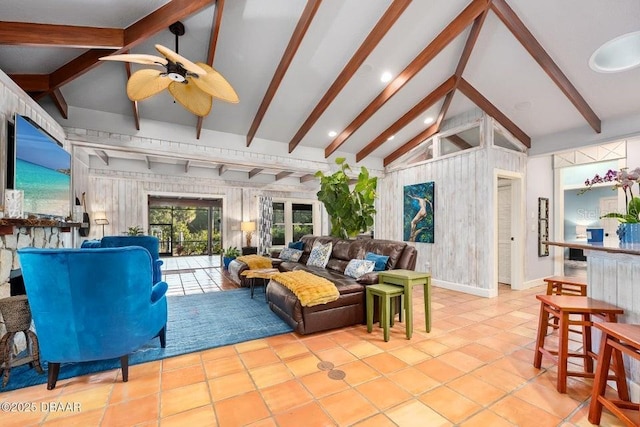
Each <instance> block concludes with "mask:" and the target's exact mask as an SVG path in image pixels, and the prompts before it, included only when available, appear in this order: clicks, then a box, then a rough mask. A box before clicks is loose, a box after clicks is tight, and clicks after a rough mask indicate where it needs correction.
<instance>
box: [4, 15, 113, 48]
mask: <svg viewBox="0 0 640 427" xmlns="http://www.w3.org/2000/svg"><path fill="white" fill-rule="evenodd" d="M123 43H124V30H122V29H120V28H96V27H82V26H75V25H53V24H35V23H29V22H6V21H5V22H3V21H0V45H2V44H6V45H13V46H63V47H71V48H80V49H119V48H121V47H122V45H123Z"/></svg>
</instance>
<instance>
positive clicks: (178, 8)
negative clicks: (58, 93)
mask: <svg viewBox="0 0 640 427" xmlns="http://www.w3.org/2000/svg"><path fill="white" fill-rule="evenodd" d="M214 1H215V0H172V1H171V2H169V3H167V4H165V5H164V6H162V7H161V8H159V9H157V10H156V11H155V12H152V13H150V14H149V15H147V16H145V17H144V18H142V19H140V20H139V21H138V22H136V23H134V24H132V25H131V26H129V27H127V28H125V29H124V30H123V31H124V42H123V44H122V47H120V48H119V49H115V50H111V49H91V50H89V51H87V52H85V53H84V54H82V55H80V56H78V57H77V58H75V59H73V60H71V61H69V62H68V63H66V64H65V65H63V66H62V67H60V68H58V69H57V70H55V71H54V72H53V73H51V74H50V75H49V81H50V85H49V89H48V90H47V92H49V93H50V92H51V91H53V90H54V89H57V88H59V87H61V86H63V85H65V84H67V83H69V82H70V81H72V80H74V79H76V78H78V77H80V76H81V75H83V74H84V73H86V72H87V71H90V70H92V69H93V68H95V67H96V66H98V64H99V63H100V61H99V58H100V57H102V56H108V55H111V54H114V53H124V52H126V51H128V50H129V49H131V48H132V47H134V46H136V45H138V44H140V43H142V42H143V41H145V40H146V39H148V38H149V37H151V36H152V35H154V34H156V33H157V32H159V31H162V30H165V29H167V28H168V27H169V25H171V24H173V23H174V22H176V21H179V20H181V19H184V18H187V17H189V16H190V15H192V14H193V13H195V12H198V11H199V10H200V9H202V8H204V7H206V6H209V5H210V4H211V3H213V2H214Z"/></svg>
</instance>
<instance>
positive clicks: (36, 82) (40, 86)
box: [9, 74, 49, 92]
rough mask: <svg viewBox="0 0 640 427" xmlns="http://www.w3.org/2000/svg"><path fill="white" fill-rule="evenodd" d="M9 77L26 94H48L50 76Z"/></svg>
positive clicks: (17, 75)
mask: <svg viewBox="0 0 640 427" xmlns="http://www.w3.org/2000/svg"><path fill="white" fill-rule="evenodd" d="M9 77H11V80H13V81H14V82H16V84H17V85H18V86H20V87H21V88H22V90H24V91H25V92H47V91H48V90H49V75H48V74H9Z"/></svg>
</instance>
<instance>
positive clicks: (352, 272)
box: [344, 259, 376, 279]
mask: <svg viewBox="0 0 640 427" xmlns="http://www.w3.org/2000/svg"><path fill="white" fill-rule="evenodd" d="M375 265H376V263H375V262H374V261H368V260H366V259H352V260H351V261H349V264H348V265H347V268H345V269H344V274H345V276H349V277H353V278H355V279H357V278H358V277H360V276H362V275H363V274H366V273H369V272H371V271H373V267H374V266H375Z"/></svg>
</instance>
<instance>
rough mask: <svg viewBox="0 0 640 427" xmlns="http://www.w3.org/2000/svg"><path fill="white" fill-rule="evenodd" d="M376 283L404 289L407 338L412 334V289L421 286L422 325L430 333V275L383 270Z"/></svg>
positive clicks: (411, 271) (409, 271)
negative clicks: (422, 294)
mask: <svg viewBox="0 0 640 427" xmlns="http://www.w3.org/2000/svg"><path fill="white" fill-rule="evenodd" d="M378 283H384V284H386V285H397V286H401V287H403V288H404V306H405V310H406V313H405V316H406V318H407V319H406V322H407V337H408V338H409V339H411V335H412V334H413V291H412V289H413V287H414V286H415V285H422V287H423V289H424V323H425V328H426V330H427V332H431V274H429V273H422V272H419V271H413V270H385V271H381V272H379V273H378Z"/></svg>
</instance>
